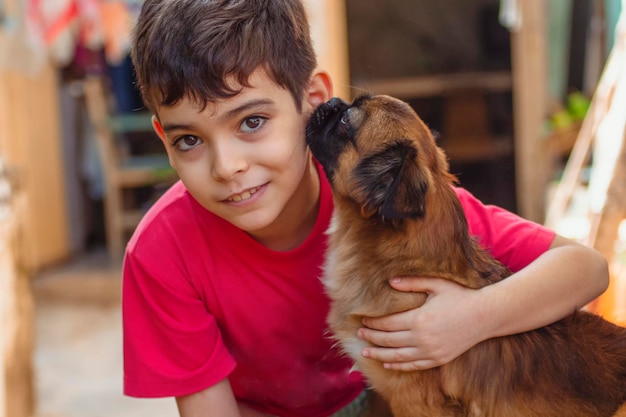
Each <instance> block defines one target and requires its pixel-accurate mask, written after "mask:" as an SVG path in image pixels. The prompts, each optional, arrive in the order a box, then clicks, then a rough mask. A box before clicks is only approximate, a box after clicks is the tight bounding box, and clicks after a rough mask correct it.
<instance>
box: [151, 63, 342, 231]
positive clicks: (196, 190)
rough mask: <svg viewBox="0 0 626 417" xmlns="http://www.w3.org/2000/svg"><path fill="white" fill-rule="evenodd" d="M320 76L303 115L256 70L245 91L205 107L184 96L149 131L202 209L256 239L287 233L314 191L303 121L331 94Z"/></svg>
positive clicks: (308, 94)
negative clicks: (155, 137) (157, 140)
mask: <svg viewBox="0 0 626 417" xmlns="http://www.w3.org/2000/svg"><path fill="white" fill-rule="evenodd" d="M319 77H320V75H319V74H316V75H314V77H313V78H312V81H311V84H310V86H309V88H308V90H307V91H306V93H305V96H304V98H303V103H302V112H299V111H298V109H297V108H296V105H295V102H294V100H293V97H292V96H291V94H290V93H289V91H288V90H286V89H284V88H281V87H280V86H278V85H277V84H275V83H274V82H273V81H272V80H271V79H270V78H269V77H268V76H267V75H266V73H265V72H264V71H262V70H257V71H256V72H254V73H253V74H252V76H251V77H250V80H249V81H250V85H251V87H249V88H244V89H243V90H242V91H241V93H239V94H238V95H236V96H235V97H232V98H229V99H224V100H220V101H218V102H216V103H209V104H208V105H207V106H206V108H204V109H201V107H200V106H198V105H197V103H195V102H194V101H192V100H190V99H188V98H185V99H183V100H181V101H179V102H178V103H176V104H175V105H174V106H166V107H160V108H159V109H158V120H157V118H153V123H154V128H155V131H156V132H157V134H158V135H159V137H160V138H161V140H162V141H163V143H164V145H165V148H166V150H167V153H168V155H169V158H170V163H171V164H172V166H173V167H174V168H175V169H176V171H177V173H178V175H179V177H180V179H181V180H182V181H183V183H184V184H185V186H186V188H187V189H188V190H189V192H190V193H191V195H193V197H194V198H195V199H196V200H197V201H198V202H199V203H200V204H202V206H204V207H205V208H206V209H207V210H209V211H211V212H213V213H214V214H216V215H218V216H220V217H222V218H223V219H225V220H227V221H229V222H230V223H232V224H234V225H235V226H237V227H239V228H240V229H242V230H244V231H246V232H248V233H250V234H251V235H252V236H253V237H256V238H258V239H259V240H261V241H263V239H264V238H266V237H269V236H273V235H276V234H277V233H278V234H280V233H281V229H284V232H285V233H289V232H290V231H289V229H290V228H293V227H294V226H293V222H294V217H295V218H298V216H300V217H301V216H302V213H303V211H304V212H310V211H311V210H310V208H311V207H310V206H311V205H312V204H316V201H317V197H318V192H319V191H318V181H317V178H315V180H312V176H315V170H313V169H311V168H312V165H311V158H310V154H309V152H308V150H307V148H306V143H305V138H304V133H305V124H306V121H307V118H308V116H309V115H310V113H311V111H312V110H313V109H314V107H316V106H317V105H319V104H321V103H323V102H324V101H326V100H327V99H328V98H329V96H330V82H329V81H328V79H327V76H326V75H325V74H322V78H321V79H320V78H319ZM292 232H293V231H292Z"/></svg>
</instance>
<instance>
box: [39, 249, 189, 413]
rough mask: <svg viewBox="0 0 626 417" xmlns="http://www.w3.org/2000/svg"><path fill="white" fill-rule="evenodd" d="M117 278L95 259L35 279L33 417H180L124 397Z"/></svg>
mask: <svg viewBox="0 0 626 417" xmlns="http://www.w3.org/2000/svg"><path fill="white" fill-rule="evenodd" d="M120 270H121V267H120V265H119V264H112V263H111V262H109V261H108V258H107V256H106V253H104V252H102V251H99V252H98V251H97V252H94V253H91V254H89V255H88V256H86V257H83V258H81V259H78V260H76V261H74V262H71V263H69V264H68V265H64V266H63V267H59V268H54V269H53V270H50V271H46V272H44V273H42V274H40V275H38V276H37V277H35V278H34V280H33V291H34V296H35V303H36V304H35V305H36V342H35V357H34V359H33V360H34V371H35V394H36V398H37V414H36V417H111V416H115V417H165V416H168V417H169V416H173V417H175V416H178V413H177V410H176V406H175V403H174V400H173V399H171V398H168V399H150V400H144V399H134V398H128V397H124V396H123V395H122V332H121V330H122V328H121V314H120Z"/></svg>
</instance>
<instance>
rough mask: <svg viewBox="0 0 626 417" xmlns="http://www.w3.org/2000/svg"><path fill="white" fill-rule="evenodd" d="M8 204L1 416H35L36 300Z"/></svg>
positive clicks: (2, 222) (1, 238)
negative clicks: (34, 350) (34, 351)
mask: <svg viewBox="0 0 626 417" xmlns="http://www.w3.org/2000/svg"><path fill="white" fill-rule="evenodd" d="M1 180H2V179H0V181H1ZM6 205H7V201H6V200H3V201H0V208H1V210H0V278H1V279H0V322H2V326H1V327H0V417H32V416H33V415H34V411H35V399H34V379H33V349H34V333H35V330H34V301H33V295H32V290H31V280H30V277H29V276H28V274H27V273H26V271H25V268H24V267H23V264H22V259H21V257H20V255H19V252H20V249H19V247H20V245H19V244H18V242H19V238H20V236H19V233H20V230H21V224H20V223H21V222H20V221H19V220H18V216H19V211H18V210H11V212H10V214H9V215H7V207H6ZM19 206H21V204H20V205H19Z"/></svg>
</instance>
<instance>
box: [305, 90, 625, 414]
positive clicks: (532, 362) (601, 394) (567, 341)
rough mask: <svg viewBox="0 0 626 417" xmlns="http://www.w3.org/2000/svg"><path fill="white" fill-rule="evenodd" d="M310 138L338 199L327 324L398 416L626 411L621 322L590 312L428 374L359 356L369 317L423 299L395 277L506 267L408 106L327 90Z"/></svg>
mask: <svg viewBox="0 0 626 417" xmlns="http://www.w3.org/2000/svg"><path fill="white" fill-rule="evenodd" d="M307 142H308V144H309V146H310V149H311V151H312V153H313V155H314V156H315V157H316V158H317V160H318V161H319V162H320V163H321V164H322V166H323V168H324V171H325V172H326V175H327V177H328V178H329V180H330V183H331V186H332V190H333V195H334V202H335V212H334V215H333V220H332V224H331V226H330V229H329V235H330V236H329V239H330V242H329V249H328V253H327V260H326V265H325V269H324V278H323V279H324V284H325V286H326V290H327V292H328V295H329V297H330V299H331V311H330V313H329V316H328V324H329V327H330V329H331V331H332V333H333V335H334V337H335V338H336V339H337V341H338V342H339V344H340V345H341V347H342V348H343V350H344V351H345V353H346V354H348V355H350V356H351V357H352V358H353V359H354V361H355V362H356V365H357V368H358V369H359V370H360V371H362V372H363V374H364V375H365V376H366V377H367V379H368V381H369V383H370V385H371V387H372V388H373V389H374V390H376V391H377V392H378V393H379V394H380V395H381V396H382V397H383V398H384V399H385V400H386V401H387V402H388V403H389V405H390V407H391V410H392V412H393V414H394V415H395V416H396V417H416V416H424V417H426V416H428V417H436V416H446V417H448V416H471V417H478V416H481V417H483V416H484V417H496V416H497V417H513V416H515V417H530V416H533V417H578V416H580V417H583V416H584V417H595V416H597V417H600V416H603V417H606V416H617V415H620V416H621V415H626V414H622V413H626V405H625V403H626V329H624V328H621V327H618V326H616V325H613V324H611V323H609V322H607V321H605V320H603V319H602V318H600V317H599V316H595V315H592V314H589V313H584V312H577V313H575V314H573V315H571V316H570V317H567V318H566V319H564V320H561V321H559V322H557V323H555V324H552V325H550V326H547V327H544V328H541V329H538V330H535V331H531V332H527V333H523V334H518V335H514V336H508V337H501V338H496V339H491V340H487V341H485V342H482V343H480V344H478V345H477V346H475V347H474V348H472V349H470V350H469V351H468V352H466V353H464V354H463V355H461V356H460V357H459V358H457V359H455V360H453V361H452V362H451V363H449V364H446V365H443V366H441V367H438V368H434V369H431V370H426V371H414V372H403V371H392V370H387V369H384V368H383V366H382V365H381V363H380V362H378V361H375V360H371V359H366V358H363V357H362V356H361V354H360V351H361V348H362V347H363V344H364V342H363V341H362V340H360V339H358V338H357V336H356V334H357V329H358V328H359V327H361V326H362V324H361V319H362V318H363V317H364V316H382V315H387V314H390V313H394V312H399V311H405V310H408V309H412V308H415V307H418V306H420V305H422V304H423V303H424V301H425V297H426V296H425V295H424V294H422V293H410V292H400V291H395V290H393V289H392V288H391V287H390V286H389V284H388V280H389V279H390V278H392V277H395V276H429V277H440V278H447V279H450V280H453V281H455V282H457V283H459V284H462V285H464V286H467V287H470V288H481V287H483V286H486V285H489V284H491V283H494V282H496V281H499V280H501V279H504V278H506V277H507V276H509V275H510V271H509V270H508V269H507V268H506V267H504V266H503V265H502V264H500V263H499V262H497V261H496V260H494V259H493V258H492V257H491V256H490V255H489V254H488V253H487V252H485V251H484V250H482V249H481V248H480V247H479V246H478V245H477V244H476V243H475V242H474V240H473V239H472V238H471V237H470V236H469V234H468V229H467V222H466V219H465V215H464V212H463V209H462V206H461V204H460V202H459V200H458V198H457V196H456V193H455V192H454V189H453V188H452V185H453V183H454V181H455V178H454V176H453V175H451V174H450V173H449V172H448V163H447V161H446V158H445V156H444V153H443V151H442V150H441V149H439V148H438V147H437V146H436V144H435V141H434V140H433V137H432V135H431V133H430V131H429V130H428V128H427V127H426V126H425V124H424V123H423V122H422V121H421V120H420V118H419V117H418V116H417V114H415V112H414V111H413V110H412V109H411V107H410V106H409V105H407V104H406V103H403V102H401V101H399V100H397V99H394V98H391V97H388V96H364V97H361V98H358V99H357V100H355V102H354V103H352V104H351V105H349V104H346V103H344V102H343V101H341V100H339V99H332V100H331V101H329V102H328V103H325V104H323V105H322V106H320V107H319V108H318V109H317V110H316V111H315V112H314V114H313V115H312V116H311V119H310V120H309V123H308V125H307ZM620 407H621V408H620ZM618 409H619V411H618ZM616 413H619V414H616Z"/></svg>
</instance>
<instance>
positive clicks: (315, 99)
mask: <svg viewBox="0 0 626 417" xmlns="http://www.w3.org/2000/svg"><path fill="white" fill-rule="evenodd" d="M332 94H333V82H332V80H331V78H330V75H329V74H328V73H327V72H326V71H323V70H321V69H316V70H315V71H314V72H313V75H312V76H311V80H310V81H309V86H308V88H307V90H306V97H305V99H306V101H307V102H308V103H309V105H310V106H311V108H312V109H315V108H317V106H319V105H320V104H324V103H326V102H327V101H328V100H330V99H331V98H332Z"/></svg>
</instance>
